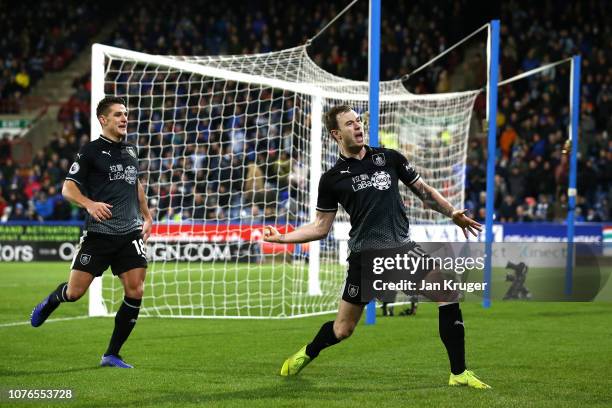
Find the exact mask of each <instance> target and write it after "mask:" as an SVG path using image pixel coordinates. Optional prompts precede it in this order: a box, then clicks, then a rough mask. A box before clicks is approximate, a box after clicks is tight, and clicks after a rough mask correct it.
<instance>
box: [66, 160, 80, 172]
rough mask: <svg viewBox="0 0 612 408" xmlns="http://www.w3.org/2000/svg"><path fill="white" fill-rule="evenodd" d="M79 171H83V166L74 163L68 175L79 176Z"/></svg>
mask: <svg viewBox="0 0 612 408" xmlns="http://www.w3.org/2000/svg"><path fill="white" fill-rule="evenodd" d="M79 170H81V166H79V163H77V162H74V163H72V166H70V170H69V171H68V173H70V174H77V173H78V172H79Z"/></svg>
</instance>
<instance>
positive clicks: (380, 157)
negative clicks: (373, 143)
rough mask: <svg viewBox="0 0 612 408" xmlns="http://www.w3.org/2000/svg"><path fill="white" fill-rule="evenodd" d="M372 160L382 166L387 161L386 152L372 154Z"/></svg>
mask: <svg viewBox="0 0 612 408" xmlns="http://www.w3.org/2000/svg"><path fill="white" fill-rule="evenodd" d="M372 161H373V162H374V164H375V165H377V166H381V167H382V166H384V165H385V164H386V163H387V162H386V161H385V155H384V153H376V154H375V155H373V156H372Z"/></svg>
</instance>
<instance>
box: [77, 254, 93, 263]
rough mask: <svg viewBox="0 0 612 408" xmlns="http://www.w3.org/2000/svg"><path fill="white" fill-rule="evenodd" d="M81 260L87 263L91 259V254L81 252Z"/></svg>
mask: <svg viewBox="0 0 612 408" xmlns="http://www.w3.org/2000/svg"><path fill="white" fill-rule="evenodd" d="M79 261H81V265H87V264H88V263H89V261H91V255H89V254H81V258H80V259H79Z"/></svg>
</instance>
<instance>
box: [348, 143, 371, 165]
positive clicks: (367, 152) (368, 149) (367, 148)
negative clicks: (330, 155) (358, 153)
mask: <svg viewBox="0 0 612 408" xmlns="http://www.w3.org/2000/svg"><path fill="white" fill-rule="evenodd" d="M364 147H365V149H366V153H365V155H364V156H363V158H364V159H365V158H366V156H367V155H368V154H370V152H371V151H372V148H371V147H370V146H368V145H364ZM349 159H353V160H359V159H354V158H352V157H346V156H345V155H343V154H342V153H340V160H342V161H346V160H349ZM362 160H363V159H362Z"/></svg>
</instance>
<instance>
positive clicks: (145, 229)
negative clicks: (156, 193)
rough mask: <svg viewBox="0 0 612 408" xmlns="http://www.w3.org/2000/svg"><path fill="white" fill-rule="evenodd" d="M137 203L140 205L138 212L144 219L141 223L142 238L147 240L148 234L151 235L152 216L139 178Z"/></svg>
mask: <svg viewBox="0 0 612 408" xmlns="http://www.w3.org/2000/svg"><path fill="white" fill-rule="evenodd" d="M138 204H139V205H140V212H141V213H142V218H143V219H144V224H143V225H142V240H143V241H144V242H147V240H148V239H149V235H151V227H152V226H153V217H151V213H150V212H149V205H148V204H147V196H146V195H145V192H144V188H143V187H142V184H141V183H140V180H138Z"/></svg>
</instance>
